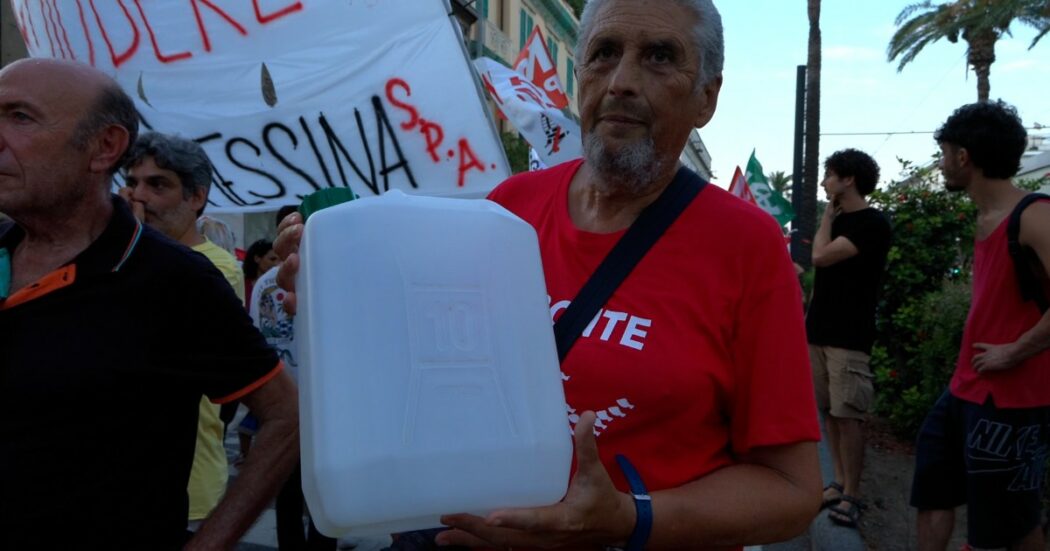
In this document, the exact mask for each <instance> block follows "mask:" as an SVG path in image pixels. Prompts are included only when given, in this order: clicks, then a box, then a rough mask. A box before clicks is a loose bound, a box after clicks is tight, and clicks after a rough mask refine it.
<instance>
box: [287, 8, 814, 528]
mask: <svg viewBox="0 0 1050 551" xmlns="http://www.w3.org/2000/svg"><path fill="white" fill-rule="evenodd" d="M579 37H580V39H579V46H578V47H579V50H578V52H577V55H576V59H577V60H578V63H577V76H578V77H579V82H580V95H579V101H580V112H581V114H582V126H581V130H582V133H583V142H584V149H585V151H586V155H585V157H584V159H582V160H576V161H572V162H568V163H565V164H562V165H559V166H556V167H553V168H551V169H549V170H545V171H540V172H535V173H531V174H520V175H518V176H515V177H513V178H511V179H509V180H508V181H506V182H504V183H503V184H501V185H500V186H499V187H498V188H497V189H496V190H494V191H493V192H492V194H491V196H490V199H492V200H494V201H496V202H498V203H500V204H501V205H503V206H504V207H506V208H507V209H508V210H510V211H512V212H514V213H515V214H517V215H518V216H520V217H521V218H523V219H525V220H526V221H528V222H529V223H530V224H532V226H533V227H534V228H535V229H536V232H537V234H538V236H539V241H540V252H541V256H542V260H543V268H544V274H545V277H546V284H547V290H548V293H549V294H550V296H551V312H552V316H554V317H559V316H561V315H562V314H563V313H564V311H565V308H566V304H567V303H568V302H571V301H572V299H573V298H574V297H575V296H576V295H577V293H578V292H579V290H580V288H581V286H582V285H583V283H584V281H586V280H587V279H588V278H589V277H590V275H591V274H592V273H593V272H594V270H595V268H596V267H597V266H598V264H599V263H600V262H602V259H603V258H604V257H605V256H606V254H608V252H609V251H610V250H611V249H612V248H613V246H614V245H615V244H616V243H617V241H618V240H619V238H620V237H621V236H622V235H623V234H624V233H625V231H626V230H627V228H629V227H630V226H632V224H634V223H635V221H636V219H637V218H638V216H639V213H640V212H641V211H642V210H643V209H644V208H646V207H647V206H649V205H650V204H652V203H653V202H654V201H655V200H656V199H657V197H659V196H660V195H661V194H662V192H663V191H664V190H665V189H666V188H668V187H669V186H670V185H671V182H672V179H673V178H674V177H675V175H676V173H678V171H679V162H678V157H679V154H680V153H681V151H682V149H683V147H684V146H685V144H686V141H687V139H688V137H689V134H690V132H692V130H693V129H694V128H696V127H701V126H704V125H705V124H707V122H708V121H710V120H711V117H712V115H713V114H714V112H715V105H716V103H717V99H718V93H719V90H720V89H721V85H722V58H723V40H722V25H721V18H720V16H719V14H718V11H717V10H716V9H715V7H714V5H713V4H712V3H711V1H710V0H689V1H684V0H683V1H678V2H667V1H665V0H658V1H656V0H591V1H590V2H589V3H588V4H587V6H586V8H585V9H584V12H583V15H582V18H581V26H580V34H579ZM298 221H299V220H298V218H294V217H293V218H292V219H291V220H286V221H285V222H284V223H283V224H282V225H283V232H284V235H282V238H283V239H279V243H278V252H279V253H281V252H282V247H281V245H283V244H287V243H288V242H292V243H294V242H295V240H296V239H297V235H298V232H299V231H301V226H299V225H298ZM283 252H285V253H287V252H288V251H287V250H286V249H285V250H284V251H283ZM296 264H297V259H296V258H295V256H291V257H289V258H288V261H287V262H286V263H285V265H284V266H285V268H283V269H284V270H285V271H286V272H291V271H292V270H293V268H294V267H295V266H296ZM283 281H284V282H288V279H287V278H285V279H283ZM801 306H802V303H801V297H800V292H799V287H798V283H797V280H796V279H795V273H794V269H793V267H792V264H791V260H790V259H789V258H788V255H787V252H786V250H785V249H784V244H783V237H782V235H781V231H780V228H779V227H778V225H777V223H776V222H775V221H774V220H773V219H772V218H771V217H769V216H768V215H767V214H765V213H764V212H762V211H761V210H759V209H758V208H756V207H754V206H752V205H750V204H748V203H746V202H744V201H740V200H739V199H737V198H736V197H733V196H731V195H729V194H728V193H727V192H725V191H723V190H721V189H719V188H716V187H715V186H706V187H705V188H703V189H702V191H701V192H700V193H699V194H698V195H696V197H695V198H694V199H693V200H692V202H691V203H689V204H688V206H687V207H686V208H685V209H684V210H683V211H682V213H681V214H680V215H679V216H678V218H677V219H676V220H675V221H674V222H673V224H672V225H671V226H670V227H669V228H668V229H667V231H666V232H665V233H664V234H663V236H662V237H661V238H660V239H659V240H658V241H657V242H656V243H655V245H653V246H652V248H651V249H650V250H649V251H648V253H647V254H646V256H645V257H644V258H642V260H641V261H640V262H639V263H638V265H637V266H636V267H635V268H634V270H633V271H632V272H631V274H630V275H629V276H628V277H627V278H626V279H625V280H624V281H623V283H622V284H621V285H620V286H619V287H618V288H617V290H616V292H615V293H613V295H612V296H611V298H610V299H609V300H608V301H607V302H605V304H604V307H603V308H602V309H601V311H600V312H599V313H598V315H597V316H595V317H594V322H593V323H592V324H591V325H590V327H587V328H585V329H583V330H582V335H581V336H580V338H579V340H578V341H577V342H576V344H575V346H574V347H573V348H572V349H571V350H569V352H568V354H567V355H566V356H565V359H564V361H563V362H562V365H561V367H562V372H563V373H564V378H565V395H566V399H567V401H568V405H569V408H570V411H569V419H568V421H569V423H570V424H572V425H573V426H574V430H575V443H576V471H575V473H574V476H573V478H572V482H571V485H570V487H569V489H568V493H567V494H566V496H565V498H564V499H563V500H562V501H561V502H559V503H557V504H555V505H552V506H549V507H540V508H530V509H516V510H504V511H496V512H493V513H491V514H490V515H488V516H487V517H486V518H481V517H478V516H473V515H466V514H456V515H448V516H446V517H444V518H443V519H442V521H443V522H444V523H445V524H447V525H448V526H450V527H452V529H451V530H447V531H445V532H442V533H441V534H439V535H438V536H437V542H438V543H440V544H446V545H449V544H452V545H468V546H473V547H501V548H502V547H513V548H515V549H524V548H553V547H560V548H577V549H579V548H586V549H595V548H604V547H626V548H628V549H641V548H643V547H644V548H651V549H661V548H663V549H698V548H704V547H716V546H717V547H739V546H741V545H746V544H757V543H764V542H772V541H780V540H784V539H788V538H790V537H792V536H794V535H796V534H798V533H799V532H801V531H802V530H804V529H805V527H806V526H807V525H808V524H809V522H810V520H811V519H812V518H813V517H814V515H815V514H816V512H817V510H818V507H819V503H820V486H821V483H820V473H819V468H818V462H817V452H816V440H818V439H819V434H820V433H819V427H818V425H817V416H816V405H815V402H814V398H813V388H812V384H811V379H810V374H809V373H810V371H809V358H808V354H807V349H806V339H805V331H804V328H803V321H802V308H801ZM620 454H622V455H624V456H626V457H627V458H628V459H629V460H630V462H632V463H633V464H634V466H635V467H636V469H637V471H638V475H639V477H637V478H640V479H641V480H642V481H643V482H644V486H645V488H646V489H647V490H648V492H649V494H648V495H643V494H645V492H644V491H643V492H638V491H635V489H634V488H635V484H633V483H632V484H629V483H628V478H632V479H634V478H636V477H634V476H633V473H629V470H628V469H624V471H621V468H620V466H619V465H618V462H617V460H616V456H617V455H620Z"/></svg>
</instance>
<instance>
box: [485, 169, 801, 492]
mask: <svg viewBox="0 0 1050 551" xmlns="http://www.w3.org/2000/svg"><path fill="white" fill-rule="evenodd" d="M581 164H582V161H579V160H577V161H572V162H569V163H565V164H562V165H559V166H556V167H554V168H551V169H548V170H545V171H540V172H533V173H524V174H519V175H517V176H514V177H512V178H510V179H509V180H507V181H506V182H504V183H503V184H502V185H500V186H499V187H498V188H496V189H495V190H494V191H493V192H492V193H491V195H490V196H489V198H490V199H492V200H493V201H496V202H497V203H499V204H501V205H503V206H504V207H506V208H507V209H509V210H510V211H512V212H514V213H515V214H517V215H518V216H520V217H521V218H523V219H525V220H526V221H527V222H529V223H530V224H532V226H533V227H534V228H536V232H537V234H538V235H539V242H540V252H541V255H542V259H543V269H544V270H543V271H544V274H545V277H546V282H547V292H548V293H549V295H550V301H551V314H552V318H554V319H557V317H558V316H560V315H561V313H562V312H564V310H565V308H566V307H567V305H568V301H570V300H572V298H573V297H575V296H576V294H577V292H578V291H579V290H580V288H581V287H582V286H583V283H584V282H585V281H586V280H587V278H589V277H590V275H591V273H592V272H593V271H594V270H595V268H596V267H597V266H598V264H599V263H600V262H601V260H602V259H603V258H604V257H605V255H606V254H607V253H608V252H609V250H610V249H612V247H613V245H614V244H615V243H616V241H617V240H618V239H619V238H620V236H621V235H622V233H623V232H618V233H614V234H596V233H590V232H586V231H581V230H579V229H577V228H576V227H575V225H574V224H573V222H572V221H571V219H570V218H569V213H568V205H567V202H568V190H569V182H570V180H571V179H572V176H573V175H574V174H575V173H576V170H577V169H578V168H579V167H580V165H581ZM562 372H563V379H564V381H565V383H564V384H565V395H566V400H567V401H568V404H567V405H568V408H569V409H568V413H569V421H570V422H571V423H573V424H575V422H576V421H577V420H578V417H577V416H578V415H579V414H580V413H582V412H584V411H587V410H593V411H595V412H596V413H597V414H598V424H597V426H596V427H595V431H596V433H597V435H598V449H599V452H600V455H601V459H602V463H603V464H604V465H605V468H606V470H608V471H609V474H610V476H611V477H612V479H613V482H614V483H615V484H616V487H617V488H618V489H620V490H621V491H626V490H628V489H629V486H628V484H627V482H626V479H625V478H624V477H623V474H622V473H621V472H620V469H619V467H618V466H617V464H616V461H615V455H616V454H624V455H626V456H627V457H628V458H629V459H630V460H631V462H632V463H633V464H634V465H635V467H636V468H637V469H638V471H639V473H640V474H641V476H642V479H643V480H644V481H645V484H646V486H647V487H648V489H649V490H650V491H657V490H661V489H666V488H674V487H677V486H680V485H682V484H684V483H686V482H689V481H692V480H695V479H697V478H700V477H702V476H704V475H705V474H707V473H710V472H711V471H714V470H716V469H718V468H720V467H724V466H726V465H730V464H733V463H734V462H735V459H734V454H742V453H746V452H747V451H749V450H751V449H752V448H755V447H759V446H771V445H779V444H788V443H795V442H800V441H816V440H819V439H820V431H819V427H818V425H817V417H816V405H815V403H814V399H813V382H812V376H811V374H810V368H809V357H808V351H807V347H806V336H805V331H804V325H803V321H802V303H801V294H800V290H799V285H798V282H797V280H796V278H795V272H794V269H793V266H792V264H791V261H790V259H789V258H788V255H787V252H786V250H785V247H784V239H783V237H782V234H781V231H780V228H779V227H778V226H777V224H776V221H775V220H774V219H773V218H772V217H770V216H769V215H767V214H766V213H764V212H762V211H761V210H759V209H758V208H756V207H754V206H752V205H750V204H748V203H746V202H744V201H741V200H740V199H738V198H736V197H733V196H732V195H729V194H728V193H727V192H725V191H724V190H722V189H720V188H717V187H715V186H707V188H706V189H705V190H704V191H703V192H701V193H700V195H699V196H697V198H696V199H695V200H694V201H693V202H692V204H691V205H690V206H689V207H688V208H687V209H686V210H685V212H683V213H682V215H681V216H680V217H679V219H678V220H677V221H675V223H674V224H673V225H672V226H671V227H670V228H669V229H668V230H667V233H665V234H664V235H663V237H662V238H661V239H660V240H659V241H658V242H657V243H656V244H655V245H654V246H653V247H652V249H650V251H649V252H648V254H647V255H646V256H645V258H643V259H642V261H641V262H640V263H639V264H638V266H637V267H636V268H635V269H634V271H633V272H632V273H631V274H630V275H629V276H628V277H627V279H626V280H625V281H624V282H623V284H622V285H621V286H620V287H619V288H618V290H617V291H616V292H615V294H614V295H613V296H612V297H611V298H610V299H609V301H608V303H607V304H606V308H605V309H603V310H602V311H601V312H600V313H599V315H598V316H597V317H596V318H595V321H594V322H593V323H592V324H591V327H589V328H588V329H587V330H586V331H584V334H583V336H582V337H580V339H579V340H578V341H576V344H575V346H573V348H572V350H571V351H570V352H569V354H568V356H567V357H566V358H565V361H564V362H563V363H562Z"/></svg>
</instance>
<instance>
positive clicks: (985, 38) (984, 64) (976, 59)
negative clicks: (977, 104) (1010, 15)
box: [966, 29, 999, 101]
mask: <svg viewBox="0 0 1050 551" xmlns="http://www.w3.org/2000/svg"><path fill="white" fill-rule="evenodd" d="M997 40H999V35H998V34H996V32H995V31H994V30H990V29H989V30H986V31H983V32H978V33H974V34H973V35H972V36H969V37H967V40H966V42H967V49H966V61H967V62H968V63H969V64H970V67H973V72H974V74H975V75H977V101H988V96H989V94H990V93H991V88H992V85H991V81H990V76H991V72H992V63H995V42H996V41H997Z"/></svg>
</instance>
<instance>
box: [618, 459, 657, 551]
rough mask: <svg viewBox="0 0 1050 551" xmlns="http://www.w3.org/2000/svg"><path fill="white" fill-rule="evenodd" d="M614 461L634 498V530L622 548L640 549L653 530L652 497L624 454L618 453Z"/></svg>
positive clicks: (629, 549)
mask: <svg viewBox="0 0 1050 551" xmlns="http://www.w3.org/2000/svg"><path fill="white" fill-rule="evenodd" d="M616 462H617V463H618V464H619V465H620V470H621V471H623V475H624V477H625V478H627V484H629V485H630V486H631V497H632V498H633V499H634V510H635V521H634V531H633V532H631V537H630V538H629V539H628V540H627V546H626V547H624V549H625V551H640V550H642V549H645V544H646V543H648V542H649V534H650V533H651V532H652V530H653V502H652V498H651V497H650V496H649V492H648V491H647V490H646V489H645V483H644V482H642V477H641V475H639V474H638V471H637V470H636V469H635V468H634V465H632V464H631V462H630V461H629V460H628V459H627V458H626V457H625V456H623V455H619V454H617V456H616Z"/></svg>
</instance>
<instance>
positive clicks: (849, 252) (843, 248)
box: [813, 201, 860, 268]
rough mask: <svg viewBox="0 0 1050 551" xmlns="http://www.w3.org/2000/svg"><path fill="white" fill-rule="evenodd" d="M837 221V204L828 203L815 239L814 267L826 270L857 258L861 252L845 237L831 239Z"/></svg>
mask: <svg viewBox="0 0 1050 551" xmlns="http://www.w3.org/2000/svg"><path fill="white" fill-rule="evenodd" d="M834 219H835V202H834V201H832V202H830V203H828V206H827V208H825V209H824V217H823V218H821V220H820V229H818V230H817V235H816V237H814V238H813V265H814V266H816V267H818V268H826V267H828V266H831V265H833V264H837V263H839V262H842V261H843V260H846V259H847V258H850V257H853V256H857V254H858V253H860V251H859V250H858V249H857V246H856V245H854V244H853V242H852V241H850V240H849V239H847V238H846V237H844V236H839V237H836V238H835V239H834V240H833V239H831V223H832V221H834Z"/></svg>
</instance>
